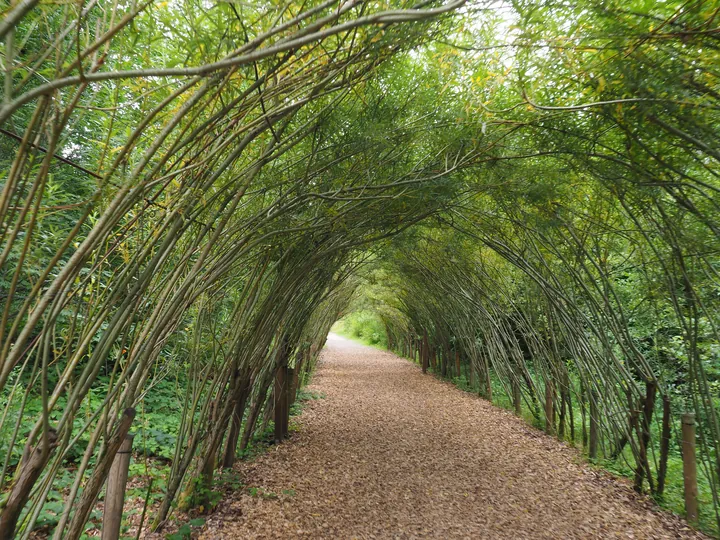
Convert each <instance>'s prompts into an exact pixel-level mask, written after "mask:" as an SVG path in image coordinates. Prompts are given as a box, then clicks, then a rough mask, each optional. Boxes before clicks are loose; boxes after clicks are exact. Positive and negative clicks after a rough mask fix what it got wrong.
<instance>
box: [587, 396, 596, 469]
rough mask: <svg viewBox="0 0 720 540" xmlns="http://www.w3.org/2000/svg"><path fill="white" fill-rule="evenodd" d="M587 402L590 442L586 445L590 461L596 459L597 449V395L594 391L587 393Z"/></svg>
mask: <svg viewBox="0 0 720 540" xmlns="http://www.w3.org/2000/svg"><path fill="white" fill-rule="evenodd" d="M588 401H589V402H590V433H589V438H590V442H589V445H588V457H589V458H590V459H596V458H597V447H598V408H597V394H596V393H595V391H594V390H591V391H590V392H588Z"/></svg>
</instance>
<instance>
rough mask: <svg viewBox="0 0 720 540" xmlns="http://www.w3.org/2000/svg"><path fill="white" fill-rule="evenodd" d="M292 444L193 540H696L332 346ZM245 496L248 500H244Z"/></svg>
mask: <svg viewBox="0 0 720 540" xmlns="http://www.w3.org/2000/svg"><path fill="white" fill-rule="evenodd" d="M310 389H311V390H313V391H314V392H321V393H322V394H324V396H325V397H324V399H318V400H315V401H312V402H311V405H310V406H309V407H308V408H307V409H306V410H305V412H304V413H303V415H302V416H301V417H300V420H299V424H300V428H299V431H298V432H297V433H294V434H293V435H292V437H291V438H290V440H289V441H288V442H286V443H284V444H282V445H279V446H277V447H273V448H272V449H271V451H269V452H268V453H266V454H264V455H263V456H261V457H259V458H258V459H256V460H255V461H254V462H252V463H240V464H238V466H237V467H238V470H239V472H240V473H241V475H242V478H243V480H244V482H245V483H246V484H247V487H245V488H243V489H242V490H240V491H238V492H236V493H234V494H233V495H232V496H230V497H229V498H227V499H226V500H224V501H223V502H222V503H221V504H220V506H219V508H218V510H217V511H216V512H215V513H214V514H213V515H212V516H210V518H209V519H208V522H207V524H206V527H205V529H204V531H203V533H202V535H201V538H205V539H215V538H267V539H280V538H313V539H316V538H358V539H360V538H362V539H365V538H473V539H474V538H492V539H501V538H513V539H516V538H518V539H519V538H702V536H701V535H699V534H698V533H696V532H694V531H693V530H692V529H690V528H688V527H687V525H685V524H684V523H683V522H682V521H681V520H680V519H678V518H676V517H674V516H671V515H669V514H666V513H662V512H659V511H657V510H656V509H654V507H653V505H652V503H651V502H650V501H649V500H648V499H647V498H645V497H640V496H637V495H636V494H635V493H634V492H633V491H632V489H631V488H630V486H629V485H627V484H625V483H624V482H621V481H619V480H616V479H613V478H611V477H609V476H608V475H606V474H604V473H601V472H597V471H595V470H593V469H591V468H590V467H589V466H587V465H584V464H582V462H581V459H580V457H579V455H578V452H577V451H576V450H574V449H572V448H569V447H567V446H566V445H564V444H561V443H559V442H558V441H557V440H555V439H553V438H551V437H547V436H545V435H544V434H543V433H541V432H539V431H538V430H536V429H534V428H532V427H530V426H528V425H527V424H525V423H524V422H523V421H521V420H519V419H518V418H516V417H515V416H513V415H512V414H511V413H509V412H507V411H504V410H501V409H498V408H496V407H493V406H492V405H490V404H489V403H488V402H487V401H484V400H482V399H479V398H478V397H476V396H473V395H470V394H467V393H464V392H462V391H460V390H458V389H457V388H455V387H453V386H452V385H451V384H449V383H445V382H442V381H440V380H438V379H436V378H434V377H432V376H430V375H423V374H422V373H421V371H420V369H419V367H417V366H416V365H413V364H412V363H410V362H409V361H407V360H404V359H401V358H398V357H396V356H395V355H392V354H390V353H387V352H382V351H378V350H376V349H373V348H370V347H364V346H362V345H358V344H355V343H353V342H351V341H349V340H346V339H343V338H341V337H338V336H334V335H332V334H331V336H330V338H329V339H328V344H327V347H326V349H325V350H324V352H323V353H322V359H321V365H320V368H319V369H318V372H317V374H316V376H315V378H314V381H313V384H312V386H311V387H310ZM249 488H255V489H249Z"/></svg>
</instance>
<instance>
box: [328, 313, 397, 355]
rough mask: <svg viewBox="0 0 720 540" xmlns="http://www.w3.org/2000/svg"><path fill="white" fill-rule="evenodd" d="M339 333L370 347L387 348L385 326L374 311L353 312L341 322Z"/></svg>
mask: <svg viewBox="0 0 720 540" xmlns="http://www.w3.org/2000/svg"><path fill="white" fill-rule="evenodd" d="M338 327H339V328H338V331H339V333H341V334H343V335H345V336H347V337H350V338H352V339H357V340H360V341H364V342H365V343H368V344H370V345H378V346H381V347H387V335H386V333H385V325H384V324H383V322H382V321H381V320H380V317H379V316H378V315H377V314H376V313H375V312H373V311H369V310H361V311H353V312H352V313H349V314H348V315H346V316H345V317H343V318H342V319H341V320H340V324H339V325H338Z"/></svg>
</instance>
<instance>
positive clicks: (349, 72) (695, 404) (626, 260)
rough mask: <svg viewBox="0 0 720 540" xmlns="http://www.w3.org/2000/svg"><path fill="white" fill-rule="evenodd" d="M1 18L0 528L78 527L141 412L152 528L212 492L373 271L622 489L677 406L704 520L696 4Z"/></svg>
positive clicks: (702, 195)
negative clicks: (685, 423) (151, 483)
mask: <svg viewBox="0 0 720 540" xmlns="http://www.w3.org/2000/svg"><path fill="white" fill-rule="evenodd" d="M2 9H3V10H4V12H3V19H2V21H1V22H0V38H1V39H2V41H3V44H4V56H3V63H2V72H3V78H4V90H3V102H2V105H1V106H0V123H1V124H2V125H1V126H0V163H2V192H1V194H0V310H2V315H1V316H0V317H1V318H2V322H1V323H0V404H2V412H1V413H0V467H2V473H1V474H0V494H1V498H0V508H1V509H2V514H1V515H0V538H10V537H12V536H13V535H15V536H17V537H18V538H29V537H31V536H32V535H33V534H35V533H37V531H38V530H41V531H44V532H45V533H46V534H48V535H52V536H53V537H54V538H78V537H79V536H80V535H81V534H82V533H83V532H84V531H85V530H86V528H87V523H88V520H89V519H91V514H92V512H93V509H94V507H95V505H96V503H97V500H98V498H99V497H100V496H101V492H102V489H103V484H104V482H105V479H106V477H107V475H108V471H109V468H110V464H111V463H112V460H113V458H114V456H115V454H116V453H117V451H118V448H119V445H120V443H121V441H122V439H123V437H124V436H125V434H126V433H127V432H128V430H130V429H132V430H133V431H135V432H137V433H138V435H137V437H136V441H137V442H136V445H135V449H136V452H141V453H143V455H145V456H148V455H156V456H160V457H161V458H162V459H163V463H165V464H166V466H165V469H164V470H165V474H164V477H163V482H162V485H160V486H159V487H157V486H156V487H157V489H159V490H160V491H159V495H158V497H159V499H158V504H157V505H156V507H154V508H153V510H152V512H151V514H152V515H149V516H148V521H147V525H148V526H150V527H152V528H153V529H158V528H160V527H161V526H162V525H163V524H164V522H165V521H166V520H167V518H168V515H169V514H170V513H171V512H172V511H173V510H174V508H175V507H176V506H178V505H180V506H183V505H184V506H192V505H196V506H199V505H207V501H205V499H206V498H207V493H208V489H207V486H208V485H210V484H209V483H211V482H212V478H213V474H214V473H213V471H215V470H216V469H219V468H223V467H226V468H227V467H231V466H232V464H233V462H234V460H235V459H236V458H237V456H238V455H240V453H241V452H242V451H243V450H244V449H245V448H246V447H248V445H249V444H251V443H252V440H253V437H255V436H257V434H258V433H261V432H262V431H263V430H264V429H265V428H266V427H267V424H268V420H269V419H270V412H269V411H270V410H271V408H272V404H273V402H272V386H273V381H274V377H275V372H276V370H277V369H278V367H281V366H291V367H292V368H294V371H293V377H294V379H295V380H294V381H293V391H295V392H297V391H298V389H299V387H300V386H301V384H302V382H303V380H304V379H306V378H307V377H308V375H309V373H311V371H312V368H313V366H314V364H315V362H316V360H317V357H318V353H319V351H320V349H321V348H322V346H323V344H324V341H325V338H326V336H327V333H328V331H329V329H330V327H331V325H332V324H333V323H334V322H335V321H336V320H337V319H338V318H339V317H341V316H342V315H344V314H345V313H347V311H348V310H349V309H351V307H349V306H352V303H353V302H355V301H356V300H357V298H358V295H360V293H359V292H358V291H361V290H363V289H367V288H368V280H370V281H372V287H374V288H375V289H374V290H375V292H376V293H377V294H375V296H373V297H372V298H371V299H369V300H368V298H365V301H366V302H370V304H371V307H372V309H373V310H375V312H376V313H377V314H378V316H379V317H380V318H381V320H382V322H383V324H384V326H385V331H386V333H387V337H388V341H389V343H388V345H389V346H390V348H392V349H394V350H396V351H397V352H399V353H402V354H404V355H406V356H408V357H412V358H415V359H417V360H418V361H419V362H421V363H422V364H423V368H424V369H435V371H437V372H438V374H440V375H444V376H461V375H462V376H463V377H465V380H466V381H469V382H470V383H471V384H475V385H477V386H478V387H479V388H480V391H481V392H482V393H483V395H485V397H487V398H490V399H492V397H493V396H492V394H493V391H495V392H496V393H497V392H498V391H501V392H503V393H504V394H505V395H506V396H509V399H511V400H512V402H513V404H514V406H516V407H517V408H518V410H523V408H524V409H525V410H527V411H529V414H530V415H531V417H532V419H533V420H534V421H535V422H537V424H538V425H539V426H543V427H544V428H545V429H547V431H548V432H550V433H553V434H556V435H557V436H558V437H560V438H565V439H568V440H572V441H580V442H579V443H578V444H580V445H582V446H581V448H583V450H584V451H586V452H587V453H588V454H589V457H590V458H592V459H598V460H600V459H606V460H622V461H623V462H624V463H626V464H627V466H628V467H629V468H630V469H631V470H632V471H633V475H634V482H635V486H636V488H637V490H638V491H648V492H650V493H651V494H653V495H655V496H657V497H662V496H663V492H664V490H665V487H666V478H667V476H668V463H669V459H670V460H671V458H672V456H673V455H677V454H678V452H679V450H678V445H677V442H676V441H677V437H678V429H679V415H680V413H681V412H694V413H695V417H696V422H697V433H698V465H699V475H700V476H701V478H702V485H703V489H704V490H705V492H704V493H705V497H706V498H707V499H708V501H709V502H708V503H707V504H708V508H709V510H708V512H709V514H712V515H709V514H708V516H707V518H708V519H709V520H710V521H713V520H715V519H720V518H719V517H718V509H719V508H720V500H719V499H718V497H719V492H718V489H719V488H720V484H719V481H720V448H719V446H720V421H719V419H718V415H719V414H720V409H719V408H718V407H719V405H718V403H719V402H718V400H719V399H720V398H719V397H718V389H719V388H720V358H719V355H720V335H718V324H720V320H718V307H720V306H719V304H718V295H719V291H720V289H719V287H720V276H719V275H718V271H720V266H719V265H720V255H719V253H720V252H719V251H718V250H719V248H720V238H719V232H720V229H719V225H718V219H717V217H718V215H720V214H719V213H718V204H719V203H720V201H719V200H718V191H719V190H720V180H719V179H718V174H719V173H720V169H719V168H718V161H719V160H720V118H719V108H720V93H719V92H720V85H719V84H718V68H719V66H720V52H719V51H720V48H719V47H720V41H718V39H719V36H720V34H719V33H718V22H719V21H720V14H719V13H718V12H719V11H720V7H718V5H717V4H716V3H715V2H707V1H702V0H698V1H689V2H671V1H668V2H646V1H643V0H631V1H630V2H627V1H623V2H620V1H616V0H611V1H604V2H600V1H597V0H583V1H582V2H577V3H562V2H550V1H548V2H530V1H524V0H519V1H516V2H512V3H502V2H494V1H488V2H483V1H482V0H479V1H471V2H465V1H464V0H446V1H445V2H441V1H439V0H438V1H434V0H432V1H431V0H423V1H421V2H418V3H413V2H406V1H405V0H387V1H384V2H365V1H362V0H347V1H344V2H343V1H339V0H324V1H312V2H296V1H294V0H289V1H288V2H274V1H266V0H257V1H253V2H250V3H245V2H222V1H217V2H215V1H207V0H202V1H198V0H183V1H179V2H154V1H146V0H130V1H128V2H117V1H114V2H110V1H108V2H102V1H99V0H85V1H81V2H75V3H70V2H68V3H65V2H58V3H44V2H39V1H38V0H19V1H17V2H13V3H11V4H7V3H5V4H4V5H3V8H2ZM368 276H370V277H368ZM577 411H580V413H581V418H576V417H573V414H574V413H575V414H577ZM576 431H577V433H576ZM580 432H581V433H580ZM141 439H142V440H141ZM669 456H670V457H669ZM48 515H50V516H52V519H49V518H48ZM143 515H144V513H143ZM710 527H712V525H711V526H710Z"/></svg>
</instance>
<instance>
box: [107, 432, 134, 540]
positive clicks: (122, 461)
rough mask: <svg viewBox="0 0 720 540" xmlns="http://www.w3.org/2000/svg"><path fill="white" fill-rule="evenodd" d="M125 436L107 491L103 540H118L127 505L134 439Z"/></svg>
mask: <svg viewBox="0 0 720 540" xmlns="http://www.w3.org/2000/svg"><path fill="white" fill-rule="evenodd" d="M134 437H135V436H134V435H132V434H130V433H128V434H127V435H125V440H123V443H122V445H120V450H118V452H117V454H115V459H114V460H113V463H112V467H110V474H109V475H108V479H107V488H106V490H105V509H104V510H103V524H102V540H118V538H120V525H121V524H122V515H123V505H124V504H125V485H126V484H127V477H128V469H129V467H130V457H131V452H132V444H133V438H134Z"/></svg>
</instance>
